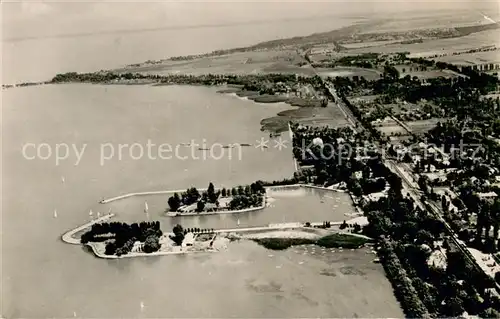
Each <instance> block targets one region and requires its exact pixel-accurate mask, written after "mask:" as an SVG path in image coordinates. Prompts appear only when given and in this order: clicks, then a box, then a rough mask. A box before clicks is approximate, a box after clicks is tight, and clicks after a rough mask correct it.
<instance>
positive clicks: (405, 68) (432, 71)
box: [394, 64, 461, 79]
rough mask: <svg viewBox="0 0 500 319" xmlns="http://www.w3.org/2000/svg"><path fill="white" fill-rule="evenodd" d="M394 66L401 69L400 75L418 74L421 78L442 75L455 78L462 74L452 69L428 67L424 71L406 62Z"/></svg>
mask: <svg viewBox="0 0 500 319" xmlns="http://www.w3.org/2000/svg"><path fill="white" fill-rule="evenodd" d="M394 67H395V68H396V69H397V70H398V71H399V76H400V77H405V76H407V75H409V76H411V77H414V76H416V77H418V78H420V79H431V78H437V77H440V76H442V77H445V78H455V77H458V76H461V75H460V74H458V73H456V72H453V71H451V70H439V69H428V70H426V71H422V70H421V69H420V70H417V68H416V67H412V66H411V65H405V64H400V65H395V66H394ZM410 68H411V71H410Z"/></svg>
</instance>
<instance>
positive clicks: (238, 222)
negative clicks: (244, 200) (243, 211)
mask: <svg viewBox="0 0 500 319" xmlns="http://www.w3.org/2000/svg"><path fill="white" fill-rule="evenodd" d="M236 223H237V224H238V226H240V219H239V218H238V221H237V222H236Z"/></svg>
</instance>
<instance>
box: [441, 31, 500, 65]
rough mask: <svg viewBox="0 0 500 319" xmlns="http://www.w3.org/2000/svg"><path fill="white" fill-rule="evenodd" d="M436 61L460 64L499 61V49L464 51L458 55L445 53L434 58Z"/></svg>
mask: <svg viewBox="0 0 500 319" xmlns="http://www.w3.org/2000/svg"><path fill="white" fill-rule="evenodd" d="M498 36H500V33H499V34H498ZM436 61H441V62H447V63H453V64H460V65H475V64H483V63H500V50H495V51H486V52H475V53H465V54H460V55H447V56H443V57H438V58H436Z"/></svg>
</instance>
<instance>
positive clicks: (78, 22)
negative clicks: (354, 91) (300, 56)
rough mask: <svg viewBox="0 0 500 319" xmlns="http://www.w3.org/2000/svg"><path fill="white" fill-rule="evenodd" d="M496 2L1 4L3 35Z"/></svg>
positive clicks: (489, 7) (494, 6)
mask: <svg viewBox="0 0 500 319" xmlns="http://www.w3.org/2000/svg"><path fill="white" fill-rule="evenodd" d="M498 8H499V7H498V2H497V1H478V0H468V1H446V0H445V1H443V0H436V1H429V0H425V1H424V0H412V1H409V2H407V1H403V0H386V1H380V0H364V1H359V0H351V1H348V2H346V1H335V0H330V1H322V2H305V1H295V2H294V1H283V0H282V1H272V2H270V1H252V2H248V1H231V2H228V1H219V2H214V1H203V2H202V1H198V2H194V1H184V2H178V1H164V2H135V1H134V2H132V1H129V2H127V1H113V2H112V1H107V2H95V1H86V2H85V1H51V2H42V1H37V2H28V1H25V2H20V1H16V2H7V3H5V2H4V3H2V9H3V10H2V18H3V19H2V25H3V28H2V29H3V37H4V39H10V38H23V37H38V36H51V35H60V34H73V33H93V32H99V31H112V30H129V29H136V30H137V29H144V28H155V27H168V26H186V25H187V26H192V25H207V24H227V23H240V22H249V21H262V20H272V19H290V18H292V19H293V18H305V17H314V16H325V15H332V16H345V15H367V16H373V15H380V16H383V15H384V13H389V12H390V13H394V12H403V11H406V12H409V13H416V12H423V11H428V12H437V11H443V10H451V9H453V10H457V9H464V10H465V9H469V10H473V9H474V10H486V11H488V12H490V13H492V14H495V12H498V10H499V9H498Z"/></svg>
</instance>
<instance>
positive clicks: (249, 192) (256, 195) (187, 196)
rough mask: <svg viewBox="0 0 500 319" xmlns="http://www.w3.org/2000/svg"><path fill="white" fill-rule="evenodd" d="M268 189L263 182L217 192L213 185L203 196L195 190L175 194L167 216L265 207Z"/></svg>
mask: <svg viewBox="0 0 500 319" xmlns="http://www.w3.org/2000/svg"><path fill="white" fill-rule="evenodd" d="M265 201H266V189H265V188H264V183H263V182H262V181H257V182H255V183H252V184H250V185H246V186H245V187H243V186H238V187H234V188H232V189H226V188H222V189H220V190H215V187H214V185H213V184H212V183H210V184H209V185H208V188H207V190H206V191H203V192H202V193H201V194H200V192H199V191H198V190H197V189H196V188H195V187H191V188H188V189H187V190H186V191H185V192H183V193H181V194H180V195H179V194H178V193H175V194H174V195H173V196H171V197H170V198H169V199H168V206H169V207H168V209H167V216H178V215H198V214H200V215H201V214H205V215H206V214H219V213H236V212H243V211H248V210H258V209H262V208H264V207H265Z"/></svg>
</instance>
